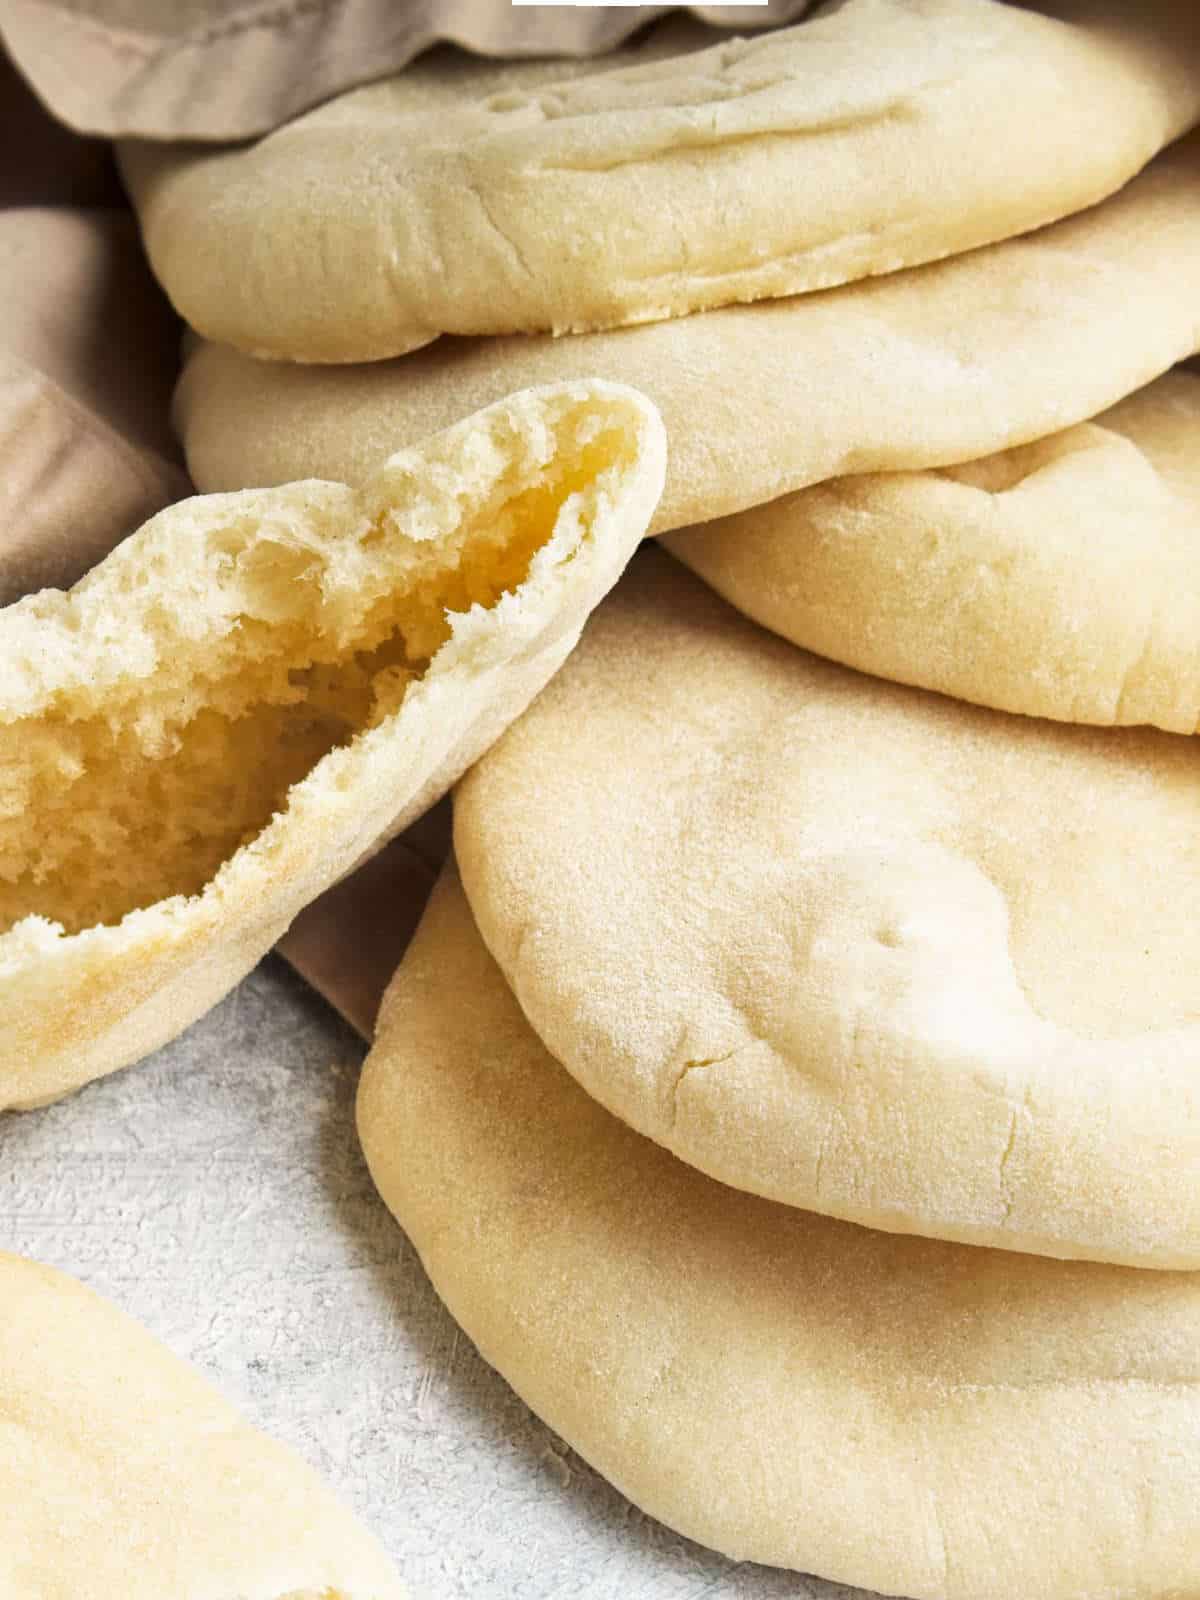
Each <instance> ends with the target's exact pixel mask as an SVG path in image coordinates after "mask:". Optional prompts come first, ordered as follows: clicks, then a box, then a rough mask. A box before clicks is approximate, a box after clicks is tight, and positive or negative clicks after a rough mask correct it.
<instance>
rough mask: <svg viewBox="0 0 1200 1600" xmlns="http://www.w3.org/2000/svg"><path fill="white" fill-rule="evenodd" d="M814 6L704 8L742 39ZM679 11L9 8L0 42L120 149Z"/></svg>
mask: <svg viewBox="0 0 1200 1600" xmlns="http://www.w3.org/2000/svg"><path fill="white" fill-rule="evenodd" d="M809 3H810V0H766V3H765V4H742V5H696V6H689V7H687V8H686V9H687V10H690V11H692V12H693V13H694V14H695V15H696V16H698V17H700V18H702V19H703V20H704V21H705V22H710V23H714V24H716V25H718V26H723V27H732V28H738V29H740V30H742V31H745V30H747V29H752V28H759V27H763V26H766V25H768V24H776V23H781V22H789V21H793V20H794V19H795V18H796V17H798V16H800V15H801V14H802V13H803V12H804V11H805V10H806V9H807V8H808V5H809ZM676 9H679V8H677V7H675V6H671V5H646V6H629V5H623V6H611V5H610V6H604V5H601V6H569V5H534V6H514V5H512V4H511V3H510V0H171V3H170V4H164V3H163V0H0V38H2V39H3V40H4V42H5V44H6V45H7V47H8V50H9V53H10V54H11V56H12V58H13V60H14V61H16V62H17V64H18V66H19V67H20V68H21V70H22V72H23V73H24V74H25V75H26V77H27V78H28V79H29V81H30V82H31V83H32V84H33V85H34V87H35V88H36V89H37V90H38V92H39V93H40V95H41V96H42V99H43V100H44V101H45V102H46V104H47V105H48V106H49V107H50V109H51V110H52V111H53V112H54V113H55V114H56V115H57V116H58V117H60V118H61V119H62V121H63V122H66V123H68V124H69V125H70V126H71V127H72V128H76V129H79V130H80V131H81V132H86V133H99V134H105V135H107V136H109V137H117V136H119V135H124V136H127V137H137V138H146V139H240V138H245V137H248V136H249V135H251V134H256V133H265V132H266V131H267V130H268V129H270V128H273V127H276V126H278V124H279V123H281V122H284V121H286V120H287V119H288V118H289V117H294V116H298V115H299V114H300V112H302V111H306V110H308V108H309V107H310V106H313V105H316V104H317V103H318V102H319V101H321V100H327V99H329V97H330V96H331V95H335V94H338V93H340V92H341V91H342V90H343V89H350V88H353V87H354V85H355V84H359V83H365V82H367V81H368V80H370V79H372V78H381V77H384V76H385V75H386V74H387V73H389V72H394V71H396V70H397V69H398V68H400V67H403V66H404V65H405V64H406V63H407V62H409V61H411V60H412V59H413V57H414V56H416V55H418V54H419V53H420V52H421V51H422V50H424V49H426V48H427V47H428V46H429V45H431V44H433V43H436V42H437V41H439V40H446V41H449V42H451V43H454V44H458V45H462V46H464V47H465V48H466V49H468V50H473V51H476V52H477V53H479V54H481V55H494V56H539V55H563V56H592V55H599V54H601V53H602V52H604V51H605V50H611V49H612V48H613V47H614V46H615V45H617V44H618V43H620V41H621V40H622V39H626V38H628V37H629V35H630V34H632V33H633V32H634V31H635V30H636V29H638V28H641V27H643V26H644V25H645V24H646V23H648V22H651V21H653V19H654V18H655V17H660V16H662V15H664V13H666V12H668V11H673V10H676Z"/></svg>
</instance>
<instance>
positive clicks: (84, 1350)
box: [0, 1255, 405, 1600]
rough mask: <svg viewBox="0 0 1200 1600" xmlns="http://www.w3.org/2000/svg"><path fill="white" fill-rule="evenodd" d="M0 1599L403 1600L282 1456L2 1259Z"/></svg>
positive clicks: (30, 1269) (82, 1305)
mask: <svg viewBox="0 0 1200 1600" xmlns="http://www.w3.org/2000/svg"><path fill="white" fill-rule="evenodd" d="M0 1593H3V1594H5V1595H10V1596H12V1597H13V1600H17V1597H20V1600H43V1597H45V1600H51V1597H56V1596H60V1595H63V1596H65V1595H69V1596H70V1597H71V1600H114V1597H115V1596H118V1595H119V1596H120V1597H121V1600H165V1597H166V1596H170V1600H213V1597H215V1596H222V1597H224V1596H234V1595H237V1596H239V1597H244V1600H308V1597H312V1600H317V1597H318V1596H320V1597H323V1600H404V1594H405V1591H404V1589H403V1588H402V1587H401V1584H400V1581H399V1579H398V1578H397V1576H396V1574H395V1571H394V1569H393V1568H392V1566H391V1563H390V1562H389V1561H388V1559H387V1557H386V1556H385V1555H384V1553H383V1551H382V1550H381V1549H380V1547H379V1546H378V1545H377V1544H376V1542H375V1540H374V1539H373V1538H372V1537H371V1536H370V1534H368V1533H367V1532H366V1530H365V1529H364V1528H363V1527H361V1525H360V1524H359V1523H358V1522H357V1521H356V1520H355V1518H354V1517H352V1516H351V1515H350V1513H349V1511H347V1510H346V1509H345V1507H343V1506H342V1505H340V1504H339V1503H338V1501H337V1500H336V1499H335V1498H334V1496H333V1495H332V1494H331V1493H330V1491H329V1490H328V1489H327V1488H326V1487H325V1485H324V1484H323V1483H322V1482H321V1480H320V1479H319V1478H318V1477H317V1475H316V1473H315V1472H313V1471H312V1470H311V1468H309V1467H308V1466H306V1465H305V1463H304V1462H303V1461H301V1460H300V1459H299V1457H298V1456H296V1455H294V1454H293V1453H292V1452H291V1451H290V1450H287V1449H285V1448H284V1447H283V1446H282V1445H280V1444H276V1443H275V1441H274V1440H273V1439H269V1438H267V1437H265V1436H264V1435H263V1434H261V1433H259V1432H258V1431H257V1429H255V1428H252V1427H250V1425H249V1424H248V1423H247V1422H245V1421H244V1420H243V1418H241V1417H240V1416H239V1415H238V1414H237V1412H236V1411H235V1410H234V1408H233V1407H232V1406H231V1405H230V1404H229V1403H228V1402H227V1401H226V1400H224V1399H223V1398H222V1397H221V1396H220V1395H219V1394H218V1393H217V1392H216V1390H214V1389H213V1388H212V1387H211V1386H210V1385H209V1384H207V1383H206V1382H204V1380H203V1379H202V1378H201V1377H200V1375H199V1373H198V1372H196V1371H194V1370H193V1369H192V1368H191V1367H189V1366H187V1365H186V1364H185V1363H184V1362H182V1361H180V1360H179V1359H178V1358H177V1357H176V1356H174V1355H172V1354H171V1352H170V1351H169V1350H167V1349H165V1348H164V1347H163V1346H162V1345H161V1344H159V1342H158V1340H157V1339H154V1338H152V1337H151V1336H150V1334H149V1333H147V1332H146V1330H145V1329H144V1328H142V1327H140V1326H139V1325H138V1324H137V1323H136V1322H134V1321H133V1320H132V1318H130V1317H127V1316H125V1315H124V1314H123V1313H122V1312H120V1311H118V1310H117V1308H116V1306H114V1305H110V1304H109V1303H108V1302H107V1301H105V1300H102V1299H101V1298H100V1297H99V1295H95V1294H92V1293H91V1292H90V1291H89V1290H87V1289H85V1288H84V1287H83V1285H82V1284H80V1283H77V1282H75V1280H74V1279H73V1278H68V1277H66V1276H64V1275H63V1274H62V1273H60V1272H52V1271H51V1270H50V1269H49V1268H48V1267H43V1266H38V1265H37V1264H35V1263H34V1262H32V1261H25V1260H22V1259H21V1258H20V1257H18V1256H12V1255H0Z"/></svg>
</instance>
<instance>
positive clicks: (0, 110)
mask: <svg viewBox="0 0 1200 1600" xmlns="http://www.w3.org/2000/svg"><path fill="white" fill-rule="evenodd" d="M124 204H125V195H124V192H123V190H122V188H121V180H120V179H119V178H118V177H117V168H116V163H115V162H114V160H113V154H112V146H111V145H110V144H108V143H107V142H106V141H105V140H104V139H81V138H80V137H79V135H78V134H77V133H72V132H71V130H70V129H69V128H64V127H63V125H62V123H61V122H56V121H55V120H54V118H53V117H52V116H51V115H50V113H49V112H48V111H47V110H46V109H45V107H44V106H43V105H42V103H41V101H40V100H39V99H38V97H37V96H36V95H35V94H34V92H33V90H32V89H31V88H30V87H29V85H28V84H27V83H26V82H25V79H24V78H23V77H22V76H21V74H20V73H19V72H18V71H17V69H16V67H14V66H13V64H12V62H11V61H10V60H9V59H8V57H7V56H6V55H5V54H4V51H3V49H0V206H48V205H56V206H121V205H124Z"/></svg>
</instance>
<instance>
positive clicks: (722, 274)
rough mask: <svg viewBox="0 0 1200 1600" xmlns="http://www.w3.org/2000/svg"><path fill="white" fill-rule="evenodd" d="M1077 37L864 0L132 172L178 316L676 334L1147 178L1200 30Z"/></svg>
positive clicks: (363, 104) (284, 329)
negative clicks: (782, 24) (657, 328)
mask: <svg viewBox="0 0 1200 1600" xmlns="http://www.w3.org/2000/svg"><path fill="white" fill-rule="evenodd" d="M1071 18H1072V20H1071V22H1070V23H1063V22H1060V21H1058V20H1056V19H1054V18H1053V16H1051V17H1043V16H1041V15H1039V14H1038V13H1037V12H1036V11H1031V10H1024V9H1020V8H1018V7H1015V6H1010V5H1005V4H1001V3H999V0H922V3H921V4H920V5H919V6H913V5H911V4H908V3H906V0H844V3H843V4H841V5H838V6H835V7H832V8H830V9H828V10H826V11H824V12H822V13H820V14H819V15H817V16H816V17H815V18H814V19H813V20H812V21H807V22H804V23H801V24H800V25H799V26H797V27H793V28H788V29H783V30H781V31H779V32H775V33H770V34H766V35H762V36H760V37H758V38H754V39H735V40H727V41H724V42H722V43H720V44H716V45H713V46H712V47H711V48H710V49H708V50H704V51H700V52H692V53H688V54H685V55H682V56H674V57H670V58H668V59H666V60H661V61H649V62H642V63H639V64H638V65H636V66H626V67H625V68H624V70H620V71H616V70H614V65H615V64H614V63H613V62H605V63H603V65H602V69H601V70H598V71H597V72H595V73H594V74H592V75H591V76H587V77H582V78H574V79H570V80H567V81H561V82H557V83H550V84H541V85H533V86H531V87H530V88H528V89H527V90H522V89H519V88H518V89H514V88H510V89H508V90H507V91H502V92H496V90H495V88H494V87H493V86H491V85H489V84H487V82H486V80H483V81H481V82H480V83H479V84H478V87H477V91H476V94H475V96H474V97H473V98H472V97H470V96H469V95H460V96H459V97H458V99H457V100H456V101H455V102H454V103H453V104H447V103H445V102H444V101H443V103H442V104H440V105H437V106H436V107H433V108H428V109H426V108H424V107H422V105H421V104H420V100H419V98H414V99H412V100H410V99H409V97H408V94H407V78H406V75H403V74H402V75H401V76H400V77H399V78H397V79H395V80H394V81H393V82H392V83H391V84H390V85H388V92H385V93H382V94H381V93H377V92H374V91H368V92H367V93H366V94H364V95H351V96H348V97H346V98H345V99H344V100H341V101H334V102H333V103H332V104H331V105H330V106H328V107H323V108H321V109H320V110H318V111H316V112H314V113H312V114H311V115H309V116H306V117H303V118H301V119H300V120H298V121H296V122H293V123H290V124H288V126H286V127H284V128H281V129H279V130H278V131H277V132H275V133H273V134H271V135H270V136H268V137H267V138H266V139H263V140H262V141H260V142H259V143H258V144H256V145H254V146H253V147H251V148H249V149H239V150H234V151H231V152H227V153H224V154H216V155H197V154H196V153H195V152H194V151H193V152H186V151H185V152H182V153H176V154H172V153H170V152H168V153H166V154H165V155H164V154H163V153H161V152H158V151H153V150H152V151H150V152H149V159H147V153H146V148H145V147H144V146H135V147H134V148H133V149H132V150H131V151H130V152H129V153H128V156H127V158H126V160H125V163H124V167H125V173H126V176H127V178H129V180H130V182H131V188H132V192H133V194H134V197H135V201H136V203H137V207H138V211H139V214H140V216H141V221H142V229H143V234H144V237H145V240H146V247H147V250H148V253H149V256H150V260H151V262H152V263H153V265H154V269H155V272H156V273H157V275H158V277H159V280H160V281H161V283H162V284H163V286H164V288H165V289H166V291H167V293H168V294H169V295H170V297H171V299H172V301H173V302H174V304H175V306H176V308H177V309H178V310H179V312H180V313H181V315H182V316H183V317H184V318H185V319H186V320H187V321H188V322H189V323H190V324H191V326H192V327H193V328H195V329H196V330H197V331H198V332H200V333H202V334H204V335H205V336H206V337H208V338H211V339H215V340H218V341H220V342H224V343H228V344H232V345H235V346H236V347H237V348H239V349H241V350H245V351H247V352H248V353H250V354H252V355H257V356H265V357H278V358H283V359H286V360H292V361H309V362H325V361H329V362H345V361H372V360H379V359H383V358H386V357H390V356H395V355H399V354H402V353H404V352H406V351H411V350H414V349H416V348H418V347H420V346H421V345H423V344H425V343H428V341H429V340H430V339H432V338H434V337H436V336H437V335H438V334H442V333H455V334H503V333H537V332H542V331H550V332H553V333H579V332H586V331H590V330H595V329H601V328H612V327H620V326H624V325H627V324H629V323H638V322H652V321H657V320H661V319H663V318H668V317H673V316H682V315H685V314H686V313H688V312H694V311H699V310H707V309H711V308H713V307H716V306H721V305H728V304H731V303H735V302H747V301H754V300H761V299H766V298H777V297H779V296H783V295H789V294H796V293H800V292H803V291H809V290H814V289H823V288H828V287H830V286H831V285H834V284H839V283H847V282H850V281H853V280H856V279H859V278H864V277H871V276H874V275H877V274H881V273H889V272H895V271H897V270H898V269H900V268H903V267H906V266H912V265H913V264H915V263H919V262H924V261H931V260H935V259H938V258H940V257H942V256H946V255H953V254H956V253H959V252H961V251H964V250H968V249H972V248H974V247H976V246H978V245H981V244H987V243H991V242H992V241H995V240H997V239H1004V238H1007V237H1009V236H1011V235H1013V234H1017V233H1023V232H1026V231H1028V230H1030V229H1033V228H1037V227H1040V226H1042V225H1043V224H1045V223H1048V222H1052V221H1055V220H1056V219H1058V218H1060V217H1063V216H1066V215H1068V214H1070V213H1072V212H1075V211H1080V210H1083V209H1085V208H1086V207H1088V206H1090V205H1092V204H1094V203H1095V202H1096V201H1098V200H1101V199H1103V198H1104V197H1105V196H1107V195H1109V194H1111V193H1112V192H1113V191H1114V190H1116V189H1118V188H1119V187H1120V186H1121V185H1122V184H1124V183H1125V182H1126V181H1127V180H1128V179H1129V178H1130V177H1132V176H1133V175H1134V174H1135V173H1136V172H1138V171H1139V170H1140V169H1141V167H1143V166H1144V165H1145V163H1146V162H1147V161H1148V160H1149V159H1150V158H1151V157H1152V156H1153V155H1155V154H1156V153H1157V151H1158V150H1160V149H1161V148H1162V146H1163V145H1164V144H1166V143H1169V142H1170V141H1171V140H1173V139H1175V138H1177V137H1178V136H1179V135H1180V134H1182V133H1183V132H1185V131H1186V130H1187V129H1188V128H1190V127H1191V126H1193V124H1194V123H1195V122H1196V121H1197V119H1198V118H1200V18H1198V17H1197V16H1196V15H1195V13H1194V11H1193V8H1192V7H1190V6H1185V5H1182V4H1181V3H1180V0H1150V3H1147V4H1143V5H1141V6H1139V7H1137V8H1135V9H1133V10H1128V9H1127V10H1126V12H1125V13H1124V14H1121V13H1116V14H1114V12H1113V9H1112V5H1111V0H1075V3H1074V4H1073V5H1072V7H1071Z"/></svg>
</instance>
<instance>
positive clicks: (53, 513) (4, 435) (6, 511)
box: [0, 82, 189, 605]
mask: <svg viewBox="0 0 1200 1600" xmlns="http://www.w3.org/2000/svg"><path fill="white" fill-rule="evenodd" d="M4 92H5V89H4V85H3V83H2V82H0V101H2V99H3V94H4ZM2 115H3V113H2V112H0V117H2ZM0 132H2V129H0ZM64 170H69V169H64ZM0 305H3V307H4V320H3V326H2V328H0V605H6V604H8V603H9V602H10V601H12V600H16V599H18V598H19V597H20V596H21V595H22V594H24V593H26V592H27V591H28V590H30V589H40V588H43V587H45V586H46V585H47V584H63V583H73V582H74V581H75V579H76V578H78V577H80V576H82V574H83V573H84V572H85V571H86V570H87V568H88V567H89V565H91V564H92V563H93V562H95V561H99V560H100V559H101V558H102V557H103V556H106V555H107V554H108V552H109V551H110V550H111V549H112V547H113V545H114V544H116V542H117V541H118V540H119V539H122V538H124V536H125V534H127V533H128V532H129V529H130V528H131V527H134V526H136V525H137V524H138V523H139V522H143V521H145V519H146V518H147V517H150V516H153V514H154V513H155V512H156V511H159V510H161V509H162V507H163V506H165V505H167V504H169V502H170V501H172V500H177V499H179V498H180V496H181V495H185V494H187V493H188V492H189V485H188V482H187V479H186V478H185V477H184V474H183V471H182V468H181V467H179V466H178V465H177V464H176V462H177V459H178V449H177V446H176V444H175V441H174V440H173V439H172V437H171V433H170V429H169V427H168V425H167V411H168V407H169V404H170V395H171V387H172V385H173V383H174V381H175V375H176V371H177V369H178V345H179V337H178V331H177V329H176V326H175V319H174V318H173V317H172V316H171V313H170V310H169V308H168V307H167V306H166V305H165V304H164V303H163V299H162V296H161V294H160V293H159V292H158V288H157V285H156V284H155V282H154V280H153V278H152V277H151V276H150V273H149V272H148V271H147V268H146V263H145V261H144V260H143V258H142V252H141V246H140V245H139V243H138V237H137V229H136V227H135V226H134V222H133V219H132V217H130V216H129V215H128V214H127V213H126V212H120V211H105V210H102V209H100V208H95V209H87V210H83V209H80V210H74V211H73V210H68V209H66V208H65V207H38V206H33V207H28V208H26V207H16V208H13V209H5V208H3V207H0Z"/></svg>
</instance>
